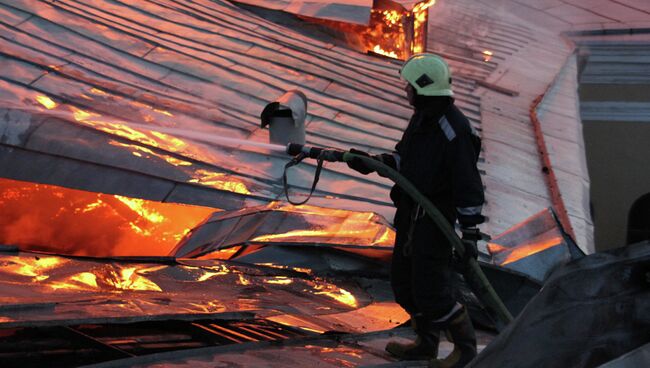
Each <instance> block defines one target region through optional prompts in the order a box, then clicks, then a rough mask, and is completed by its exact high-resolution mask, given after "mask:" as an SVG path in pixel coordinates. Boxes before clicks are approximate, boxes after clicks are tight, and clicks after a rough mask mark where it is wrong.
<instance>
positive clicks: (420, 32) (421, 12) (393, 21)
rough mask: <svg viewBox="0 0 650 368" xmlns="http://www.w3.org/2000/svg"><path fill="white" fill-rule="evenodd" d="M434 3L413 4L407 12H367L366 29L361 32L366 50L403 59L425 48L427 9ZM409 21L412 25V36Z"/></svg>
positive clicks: (430, 0)
mask: <svg viewBox="0 0 650 368" xmlns="http://www.w3.org/2000/svg"><path fill="white" fill-rule="evenodd" d="M435 3H436V1H435V0H428V1H423V2H420V3H418V4H416V5H415V6H414V7H413V9H412V10H411V11H406V10H405V9H403V8H402V10H396V9H381V8H373V9H372V10H371V12H370V26H369V27H368V29H367V30H366V31H365V32H364V33H363V37H364V38H365V42H366V49H367V50H368V51H372V52H374V53H376V54H380V55H384V56H387V57H390V58H394V59H402V60H405V59H406V58H408V57H409V56H410V55H412V54H414V53H420V52H423V51H424V50H425V48H426V34H427V29H426V25H427V19H428V14H429V13H428V9H429V8H430V7H432V6H433V5H435ZM409 22H412V23H413V27H412V32H413V33H412V34H407V32H408V30H409V29H411V26H410V25H409V24H408V23H409Z"/></svg>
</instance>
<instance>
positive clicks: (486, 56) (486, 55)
mask: <svg viewBox="0 0 650 368" xmlns="http://www.w3.org/2000/svg"><path fill="white" fill-rule="evenodd" d="M492 56H494V53H493V52H492V51H489V50H485V51H483V61H485V62H486V63H487V62H488V61H490V60H492Z"/></svg>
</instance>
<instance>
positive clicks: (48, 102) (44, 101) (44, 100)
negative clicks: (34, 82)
mask: <svg viewBox="0 0 650 368" xmlns="http://www.w3.org/2000/svg"><path fill="white" fill-rule="evenodd" d="M36 101H38V103H40V104H41V105H43V106H44V107H45V108H46V109H48V110H52V109H54V108H56V107H57V106H58V104H57V103H56V102H54V101H52V99H51V98H49V97H47V96H36Z"/></svg>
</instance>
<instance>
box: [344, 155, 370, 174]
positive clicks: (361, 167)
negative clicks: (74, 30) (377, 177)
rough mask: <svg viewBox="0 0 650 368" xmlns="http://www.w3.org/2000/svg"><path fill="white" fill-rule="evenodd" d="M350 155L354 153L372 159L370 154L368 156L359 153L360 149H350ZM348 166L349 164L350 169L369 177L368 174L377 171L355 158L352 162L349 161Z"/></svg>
mask: <svg viewBox="0 0 650 368" xmlns="http://www.w3.org/2000/svg"><path fill="white" fill-rule="evenodd" d="M350 153H353V154H355V155H359V156H366V157H371V156H370V154H368V153H367V152H363V151H359V150H358V149H354V148H352V149H350ZM347 164H348V167H349V168H350V169H352V170H356V171H358V172H360V173H361V174H363V175H367V174H370V173H371V172H373V171H375V170H373V169H371V168H369V167H368V166H367V165H366V164H365V163H364V162H363V161H361V160H360V159H358V158H354V159H352V160H351V161H348V162H347Z"/></svg>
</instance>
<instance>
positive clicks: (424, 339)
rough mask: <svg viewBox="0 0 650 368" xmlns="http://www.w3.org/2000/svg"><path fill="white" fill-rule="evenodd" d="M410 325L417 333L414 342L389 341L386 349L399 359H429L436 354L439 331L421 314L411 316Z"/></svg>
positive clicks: (433, 357)
mask: <svg viewBox="0 0 650 368" xmlns="http://www.w3.org/2000/svg"><path fill="white" fill-rule="evenodd" d="M411 326H413V329H414V330H415V333H416V334H417V338H416V339H415V342H411V343H406V344H403V343H399V342H396V341H390V342H389V343H388V344H387V345H386V351H387V352H389V353H390V354H391V355H393V356H394V357H396V358H397V359H399V360H430V359H435V358H436V357H437V356H438V343H439V342H440V331H439V330H438V329H437V328H434V326H433V324H432V322H431V320H430V319H427V318H425V317H422V316H412V317H411Z"/></svg>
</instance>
